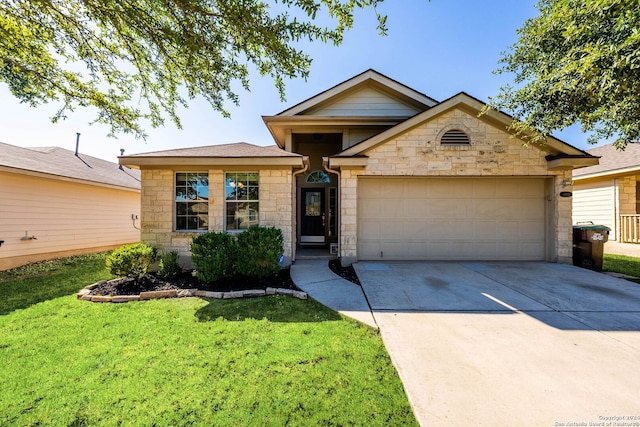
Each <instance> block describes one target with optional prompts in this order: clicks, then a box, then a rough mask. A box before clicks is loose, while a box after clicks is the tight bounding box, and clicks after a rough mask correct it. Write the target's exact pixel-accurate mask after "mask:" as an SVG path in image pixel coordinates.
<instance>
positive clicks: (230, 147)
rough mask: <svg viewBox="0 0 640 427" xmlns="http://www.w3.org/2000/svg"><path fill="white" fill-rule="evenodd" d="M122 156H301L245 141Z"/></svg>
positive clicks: (273, 146)
mask: <svg viewBox="0 0 640 427" xmlns="http://www.w3.org/2000/svg"><path fill="white" fill-rule="evenodd" d="M123 157H131V158H135V157H230V158H236V157H301V156H300V154H296V153H290V152H288V151H284V150H283V149H281V148H279V147H278V146H276V145H268V146H260V145H253V144H249V143H247V142H236V143H233V144H221V145H207V146H204V147H190V148H177V149H175V150H163V151H152V152H149V153H139V154H131V155H127V156H123Z"/></svg>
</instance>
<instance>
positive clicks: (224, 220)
mask: <svg viewBox="0 0 640 427" xmlns="http://www.w3.org/2000/svg"><path fill="white" fill-rule="evenodd" d="M484 105H485V104H484V103H482V102H480V101H478V100H477V99H475V98H473V97H471V96H469V95H467V94H465V93H459V94H457V95H455V96H453V97H451V98H449V99H447V100H445V101H442V102H437V101H435V100H434V99H432V98H430V97H428V96H426V95H424V94H422V93H420V92H417V91H415V90H413V89H411V88H409V87H407V86H405V85H403V84H400V83H398V82H397V81H395V80H392V79H390V78H388V77H385V76H383V75H381V74H379V73H377V72H375V71H373V70H368V71H366V72H364V73H362V74H359V75H357V76H355V77H353V78H351V79H349V80H347V81H345V82H343V83H340V84H338V85H337V86H335V87H333V88H331V89H329V90H327V91H325V92H322V93H320V94H318V95H316V96H314V97H312V98H309V99H307V100H306V101H303V102H301V103H299V104H297V105H295V106H293V107H291V108H289V109H287V110H285V111H283V112H281V113H279V114H277V115H275V116H265V117H263V120H264V122H265V124H266V126H267V127H268V129H269V131H270V132H271V134H272V135H273V138H274V140H275V142H276V144H277V146H269V147H260V146H255V145H251V144H247V143H238V144H228V145H219V146H209V147H198V148H185V149H176V150H169V151H159V152H153V153H145V154H135V155H129V156H122V157H120V163H121V164H123V165H127V166H130V167H135V168H140V169H141V171H142V236H141V237H142V240H143V241H145V242H148V243H150V244H153V245H156V246H158V247H160V248H161V249H176V250H179V251H182V252H183V254H184V255H185V256H187V255H188V254H189V244H190V241H191V239H192V237H193V236H194V235H195V233H199V232H201V231H206V230H215V231H223V230H224V231H227V232H230V233H234V232H239V231H242V230H243V229H244V228H246V227H247V226H249V225H251V224H261V225H265V226H276V227H279V228H280V229H281V230H282V231H283V233H284V238H285V255H287V256H291V257H292V258H293V259H294V260H295V255H296V250H298V249H299V248H304V247H324V248H327V250H329V249H331V250H332V251H333V252H335V253H336V254H338V255H339V256H340V257H341V258H342V262H343V264H344V265H348V264H350V263H352V262H354V261H356V260H400V259H403V260H404V259H415V260H547V261H559V262H571V258H572V241H571V240H572V236H571V229H572V228H571V226H572V223H571V198H569V197H561V195H560V193H561V192H564V191H566V190H569V191H570V190H571V187H570V186H571V174H572V171H573V169H574V168H576V167H582V166H590V165H596V164H597V163H598V160H597V158H595V157H593V156H591V155H590V154H588V153H586V152H584V151H582V150H579V149H577V148H574V147H572V146H570V145H568V144H566V143H564V142H562V141H559V140H557V139H555V138H549V139H548V143H547V145H546V146H545V147H543V148H538V147H534V146H523V142H522V141H521V140H520V139H517V138H514V137H513V136H512V135H510V134H509V133H508V132H506V130H505V129H506V128H507V126H508V125H509V123H510V122H511V118H510V117H509V116H507V115H506V114H504V113H501V112H495V111H492V112H489V113H488V114H485V115H479V112H480V111H481V109H482V108H483V107H484Z"/></svg>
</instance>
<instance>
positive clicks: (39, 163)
mask: <svg viewBox="0 0 640 427" xmlns="http://www.w3.org/2000/svg"><path fill="white" fill-rule="evenodd" d="M0 166H5V167H9V168H14V169H21V170H25V171H33V172H40V173H44V174H48V175H55V176H59V177H65V178H74V179H80V180H83V181H89V182H95V183H98V184H107V185H114V186H117V187H125V188H132V189H136V190H139V189H140V171H138V170H132V169H129V168H123V169H120V167H119V166H118V164H117V163H112V162H109V161H106V160H102V159H98V158H96V157H91V156H87V155H84V154H81V153H80V154H78V155H77V156H76V155H75V153H74V152H73V151H69V150H65V149H64V148H60V147H38V148H22V147H17V146H15V145H10V144H5V143H2V142H0Z"/></svg>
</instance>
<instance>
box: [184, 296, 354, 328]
mask: <svg viewBox="0 0 640 427" xmlns="http://www.w3.org/2000/svg"><path fill="white" fill-rule="evenodd" d="M206 301H208V302H209V304H207V305H206V306H204V307H202V308H201V309H199V310H198V311H197V312H196V313H195V316H196V318H198V320H199V321H201V322H211V321H216V320H218V319H221V318H222V319H225V320H230V321H236V322H241V321H244V320H249V319H256V320H261V319H267V320H269V321H270V322H328V321H336V320H341V319H342V318H341V317H340V314H338V313H336V312H335V311H333V310H331V309H329V308H327V307H325V306H324V305H322V304H320V303H319V302H317V301H315V300H312V299H308V300H299V299H297V298H293V297H289V296H283V295H274V296H268V297H259V298H241V299H229V300H217V299H215V300H214V299H206Z"/></svg>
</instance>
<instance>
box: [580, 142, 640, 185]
mask: <svg viewBox="0 0 640 427" xmlns="http://www.w3.org/2000/svg"><path fill="white" fill-rule="evenodd" d="M587 153H589V154H591V155H592V156H596V157H600V160H599V164H597V165H595V166H588V167H586V168H580V169H576V170H574V171H573V176H574V177H579V176H584V175H591V174H596V173H605V172H614V171H616V170H620V169H628V168H634V167H635V168H638V169H640V143H637V142H636V143H631V144H628V145H627V148H626V149H625V150H618V149H617V148H616V147H614V146H613V144H607V145H603V146H600V147H595V148H592V149H590V150H587Z"/></svg>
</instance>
